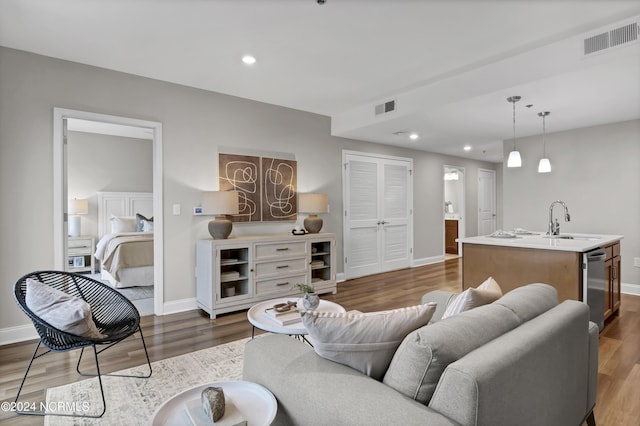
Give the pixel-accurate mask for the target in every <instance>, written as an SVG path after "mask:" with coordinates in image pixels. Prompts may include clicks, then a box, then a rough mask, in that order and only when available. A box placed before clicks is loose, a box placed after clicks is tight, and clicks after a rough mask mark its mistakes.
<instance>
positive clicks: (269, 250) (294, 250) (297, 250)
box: [256, 241, 307, 260]
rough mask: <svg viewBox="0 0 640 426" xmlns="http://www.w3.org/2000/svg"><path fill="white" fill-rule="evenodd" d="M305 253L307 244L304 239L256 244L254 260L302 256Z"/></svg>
mask: <svg viewBox="0 0 640 426" xmlns="http://www.w3.org/2000/svg"><path fill="white" fill-rule="evenodd" d="M306 253H307V244H306V243H305V242H304V241H296V242H283V243H272V244H256V260H264V259H277V258H279V257H280V258H283V257H293V256H301V255H302V256H303V255H305V254H306Z"/></svg>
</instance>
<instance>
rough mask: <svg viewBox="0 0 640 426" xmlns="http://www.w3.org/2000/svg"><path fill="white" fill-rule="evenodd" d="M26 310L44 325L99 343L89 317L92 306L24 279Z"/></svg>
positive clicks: (100, 336)
mask: <svg viewBox="0 0 640 426" xmlns="http://www.w3.org/2000/svg"><path fill="white" fill-rule="evenodd" d="M26 284H27V292H26V295H25V301H26V304H27V307H28V308H29V309H31V311H33V313H35V314H36V315H37V316H38V317H39V318H41V319H42V320H43V321H45V322H47V323H49V324H51V325H52V326H54V327H55V328H57V329H58V330H61V331H65V332H67V333H70V334H75V335H76V336H83V337H89V338H92V339H102V338H104V337H105V336H104V335H103V334H102V333H100V331H98V328H97V327H96V324H95V323H94V322H93V318H92V317H91V306H89V304H88V303H87V302H85V301H84V300H82V299H80V298H79V297H75V296H72V295H70V294H67V293H65V292H63V291H60V290H57V289H55V288H52V287H50V286H48V285H46V284H42V283H41V282H39V281H36V280H34V279H31V278H27V283H26Z"/></svg>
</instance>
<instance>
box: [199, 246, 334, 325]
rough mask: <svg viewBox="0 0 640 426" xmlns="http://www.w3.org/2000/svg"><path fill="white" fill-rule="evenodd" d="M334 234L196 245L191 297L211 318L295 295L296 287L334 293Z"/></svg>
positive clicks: (296, 292) (297, 293) (297, 292)
mask: <svg viewBox="0 0 640 426" xmlns="http://www.w3.org/2000/svg"><path fill="white" fill-rule="evenodd" d="M335 245H336V240H335V235H334V234H306V235H288V234H282V235H260V236H244V237H236V238H230V239H226V240H211V239H209V240H198V241H197V242H196V299H197V303H198V307H199V308H200V309H202V310H204V311H206V312H207V313H208V314H209V316H210V317H211V318H212V319H213V318H215V317H216V315H218V314H222V313H226V312H232V311H238V310H242V309H247V308H250V307H251V306H253V305H254V304H256V303H257V302H260V301H262V300H267V299H275V298H279V297H288V296H292V297H294V296H298V295H300V291H299V290H298V289H297V287H296V284H313V286H314V288H315V290H316V292H317V293H329V292H331V293H334V294H335V292H336V272H335V269H336V268H335V262H336V252H335Z"/></svg>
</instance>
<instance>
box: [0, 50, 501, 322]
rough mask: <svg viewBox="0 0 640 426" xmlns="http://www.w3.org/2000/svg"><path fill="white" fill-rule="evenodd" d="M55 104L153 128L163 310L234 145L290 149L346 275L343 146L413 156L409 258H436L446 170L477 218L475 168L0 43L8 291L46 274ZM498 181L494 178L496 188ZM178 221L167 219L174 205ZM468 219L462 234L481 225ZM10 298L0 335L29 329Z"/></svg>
mask: <svg viewBox="0 0 640 426" xmlns="http://www.w3.org/2000/svg"><path fill="white" fill-rule="evenodd" d="M54 107H61V108H68V109H75V110H83V111H90V112H95V113H103V114H112V115H118V116H127V117H133V118H138V119H143V120H151V121H158V122H161V123H162V125H163V151H164V152H163V155H164V163H163V167H164V174H163V185H164V210H163V214H164V262H165V264H164V272H165V276H164V278H165V292H164V295H165V303H166V302H169V301H178V300H182V299H188V298H193V297H195V278H194V267H195V241H196V240H197V239H201V238H209V234H208V232H207V226H206V224H207V221H208V219H209V218H205V217H196V216H193V215H192V214H191V213H190V211H191V208H192V207H193V206H197V205H199V204H200V194H201V192H202V191H204V190H211V189H215V188H217V151H218V148H219V147H236V148H239V149H253V150H259V151H265V150H266V151H272V152H283V153H292V154H294V155H295V158H296V160H297V161H298V187H299V190H300V191H301V192H306V191H311V190H314V191H323V192H326V193H328V194H329V201H330V204H331V213H330V214H327V215H324V216H323V219H324V223H325V225H324V228H323V229H324V230H325V231H327V232H335V233H336V234H337V237H338V238H337V239H338V251H339V252H338V254H339V258H338V265H339V267H338V270H339V272H340V271H342V262H341V260H342V253H341V247H342V235H341V234H342V215H341V210H342V195H341V194H342V174H341V171H342V166H341V162H342V150H343V149H348V150H357V151H366V152H374V153H381V154H388V155H394V156H402V157H411V158H413V160H414V169H415V173H414V187H415V193H414V209H415V211H414V216H415V220H414V223H415V227H414V241H415V245H414V258H415V259H416V260H420V259H429V258H434V257H437V256H442V254H443V253H444V242H443V238H444V230H443V228H444V223H443V220H442V218H443V200H444V194H443V192H444V185H443V180H442V167H443V165H444V164H449V165H454V166H460V167H465V170H466V173H467V176H466V181H467V183H468V185H469V186H468V188H467V198H468V199H467V209H468V211H470V212H471V211H477V199H476V197H475V195H474V194H475V191H476V186H477V169H478V167H482V168H489V169H495V168H496V165H495V164H491V163H483V162H475V161H471V160H464V159H458V158H455V157H447V156H441V155H434V154H429V153H425V152H420V151H413V150H406V149H398V148H393V147H389V146H383V145H379V144H372V143H366V142H361V141H355V140H348V139H342V138H337V137H332V136H331V135H330V119H329V117H324V116H319V115H315V114H310V113H306V112H302V111H296V110H292V109H287V108H282V107H277V106H273V105H267V104H263V103H259V102H254V101H250V100H246V99H240V98H236V97H232V96H226V95H222V94H218V93H212V92H207V91H203V90H198V89H192V88H188V87H184V86H179V85H175V84H170V83H165V82H161V81H156V80H151V79H146V78H142V77H137V76H133V75H129V74H123V73H118V72H113V71H109V70H105V69H100V68H95V67H90V66H86V65H81V64H76V63H71V62H67V61H62V60H57V59H52V58H47V57H43V56H38V55H34V54H30V53H26V52H21V51H16V50H12V49H7V48H3V47H0V143H1V145H0V147H1V155H0V166H1V167H0V178H1V179H0V196H1V199H2V209H1V211H0V223H1V224H2V225H1V226H2V230H1V232H2V237H3V238H2V239H1V240H0V247H1V250H0V251H1V253H2V254H3V255H2V256H0V272H1V273H2V277H3V278H4V280H3V283H2V286H3V287H4V290H3V292H4V294H5V295H7V294H10V292H11V287H12V285H13V282H14V281H15V280H16V279H17V278H19V277H20V276H22V275H23V274H25V273H27V272H29V271H32V270H36V269H45V268H51V267H52V265H53V264H54V259H53V233H52V210H53V200H52V174H53V167H52V163H53V160H52V155H53V149H52V145H53V144H52V132H53V127H52V116H53V108H54ZM498 185H499V186H500V182H499V181H498ZM174 203H177V204H181V205H182V215H180V216H174V215H172V205H173V204H174ZM472 219H473V218H472V216H470V217H469V221H468V227H469V230H468V234H467V235H475V233H474V232H469V231H470V230H472V229H477V223H474V221H475V219H473V220H472ZM292 226H293V224H292V223H290V222H289V223H283V224H275V225H273V224H268V225H258V224H247V225H244V226H236V227H235V228H234V233H235V234H236V235H239V234H252V233H273V232H286V231H288V230H290V229H291V228H292ZM26 323H27V321H26V317H25V316H24V315H23V314H21V313H20V312H19V310H18V308H17V306H16V305H15V302H14V301H13V300H12V298H10V297H2V298H0V330H1V329H2V328H7V327H12V326H17V325H22V324H26Z"/></svg>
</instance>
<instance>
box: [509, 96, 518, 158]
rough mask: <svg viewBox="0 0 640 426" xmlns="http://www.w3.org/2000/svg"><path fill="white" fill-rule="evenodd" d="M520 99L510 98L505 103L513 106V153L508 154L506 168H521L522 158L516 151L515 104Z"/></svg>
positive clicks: (516, 97)
mask: <svg viewBox="0 0 640 426" xmlns="http://www.w3.org/2000/svg"><path fill="white" fill-rule="evenodd" d="M520 99H522V98H521V97H520V96H510V97H508V98H507V102H511V103H512V104H513V151H511V152H510V153H509V158H508V159H507V167H522V158H521V157H520V152H519V151H518V150H517V149H516V102H518V101H519V100H520Z"/></svg>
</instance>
